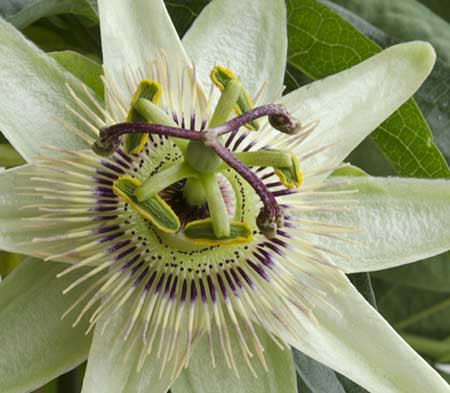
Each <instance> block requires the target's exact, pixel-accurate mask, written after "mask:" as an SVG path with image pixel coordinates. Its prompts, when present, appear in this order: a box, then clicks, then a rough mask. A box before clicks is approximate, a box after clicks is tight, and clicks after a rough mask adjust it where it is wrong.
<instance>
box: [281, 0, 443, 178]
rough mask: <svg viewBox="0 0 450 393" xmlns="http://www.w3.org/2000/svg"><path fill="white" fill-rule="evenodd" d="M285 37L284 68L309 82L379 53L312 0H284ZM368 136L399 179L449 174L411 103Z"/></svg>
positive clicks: (417, 109) (422, 120)
mask: <svg viewBox="0 0 450 393" xmlns="http://www.w3.org/2000/svg"><path fill="white" fill-rule="evenodd" d="M288 34H289V52H288V59H289V63H290V64H291V65H293V66H295V67H296V68H298V69H300V70H301V71H302V72H303V73H305V74H306V75H307V76H309V77H311V78H313V79H320V78H324V77H326V76H328V75H331V74H334V73H336V72H339V71H342V70H343V69H346V68H348V67H351V66H353V65H355V64H358V63H359V62H361V61H363V60H365V59H367V58H368V57H370V56H372V55H374V54H376V53H378V52H379V51H380V48H379V47H378V46H377V45H376V44H375V43H373V42H372V41H370V40H369V39H368V38H366V37H365V36H364V35H363V34H361V33H359V32H358V31H357V30H356V29H355V28H354V27H353V26H352V25H350V24H349V23H348V22H346V21H345V20H343V19H342V18H341V17H340V16H338V15H337V14H335V13H334V12H333V11H331V10H330V9H329V8H327V7H326V6H324V5H322V4H320V3H318V2H317V1H314V0H289V1H288ZM372 136H373V140H374V141H375V142H376V144H377V146H378V147H379V148H380V149H381V150H382V151H383V153H384V154H385V155H386V156H387V157H388V158H389V160H390V161H391V163H392V165H393V166H394V168H395V169H396V170H397V172H398V173H399V174H401V175H406V176H415V177H446V176H449V175H450V170H449V168H448V166H447V164H446V162H445V160H444V158H443V156H442V154H441V153H440V151H439V150H438V149H437V147H436V146H435V145H434V143H433V141H432V136H431V132H430V129H429V128H428V126H427V124H426V122H425V120H424V119H423V116H422V114H421V113H420V110H419V108H418V107H417V105H416V104H415V102H414V101H413V100H410V101H408V102H407V103H405V104H404V105H403V106H402V107H400V109H399V110H398V111H397V112H396V113H394V114H393V115H392V116H391V117H390V118H389V119H388V120H386V121H385V122H384V123H383V124H382V125H381V126H380V127H379V128H378V129H377V130H376V131H375V132H374V133H373V134H372Z"/></svg>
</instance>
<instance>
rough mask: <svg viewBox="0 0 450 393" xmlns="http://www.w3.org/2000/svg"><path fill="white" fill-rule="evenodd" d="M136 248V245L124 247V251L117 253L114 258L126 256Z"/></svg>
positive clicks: (116, 259)
mask: <svg viewBox="0 0 450 393" xmlns="http://www.w3.org/2000/svg"><path fill="white" fill-rule="evenodd" d="M135 250H136V247H130V248H128V249H126V250H125V251H122V252H121V253H120V254H119V255H117V256H116V257H115V258H114V260H115V261H120V260H121V259H122V258H124V257H126V256H127V255H130V254H131V253H132V252H133V251H135Z"/></svg>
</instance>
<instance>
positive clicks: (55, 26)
mask: <svg viewBox="0 0 450 393" xmlns="http://www.w3.org/2000/svg"><path fill="white" fill-rule="evenodd" d="M22 33H23V34H24V35H25V36H26V37H27V38H28V39H29V40H31V41H33V42H34V43H35V44H36V45H37V46H39V47H40V48H41V49H42V50H44V51H46V52H54V51H64V50H72V51H75V52H80V53H83V54H86V55H89V56H90V57H92V58H93V59H97V60H100V58H101V45H100V28H99V26H98V23H97V24H95V23H93V22H90V21H89V20H87V19H86V18H84V17H80V16H78V15H73V14H64V15H59V16H51V17H48V18H41V19H39V20H38V21H37V22H34V23H33V24H31V25H29V26H27V27H25V28H24V29H22Z"/></svg>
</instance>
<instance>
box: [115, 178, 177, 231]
mask: <svg viewBox="0 0 450 393" xmlns="http://www.w3.org/2000/svg"><path fill="white" fill-rule="evenodd" d="M140 185H141V182H140V181H139V180H138V179H135V178H133V177H130V176H122V177H120V178H118V179H117V180H116V181H115V182H114V184H113V191H114V193H115V194H116V195H117V196H119V198H120V199H122V200H123V201H124V202H125V203H128V205H129V206H130V207H131V208H132V209H133V210H134V211H136V212H137V213H138V214H139V215H141V216H142V217H144V218H145V219H147V220H149V221H150V222H151V223H152V224H153V225H154V226H155V227H156V228H158V229H159V230H161V231H163V232H166V233H175V232H177V231H178V230H179V229H180V226H181V225H180V220H179V219H178V216H177V215H176V214H175V213H174V211H173V210H172V208H171V207H170V206H169V205H168V204H167V203H166V202H165V201H164V200H163V199H162V198H160V197H159V196H157V195H156V196H154V197H151V198H149V199H146V200H145V201H143V202H139V201H138V200H137V199H136V197H135V196H134V193H135V191H136V189H137V188H138V187H139V186H140Z"/></svg>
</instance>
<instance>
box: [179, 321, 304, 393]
mask: <svg viewBox="0 0 450 393" xmlns="http://www.w3.org/2000/svg"><path fill="white" fill-rule="evenodd" d="M229 329H230V330H232V329H234V327H233V326H229ZM256 331H257V333H258V336H259V338H260V341H261V344H262V345H263V346H264V349H265V351H264V357H265V359H266V362H267V369H268V371H266V370H264V368H263V366H262V365H261V363H260V361H259V360H258V357H257V356H256V355H255V356H254V358H253V359H252V360H251V364H252V366H253V367H254V369H255V372H256V374H257V378H255V376H254V375H253V374H252V372H251V371H250V369H249V368H248V365H247V363H246V361H245V359H244V358H243V355H242V352H241V348H240V342H239V339H238V338H236V335H235V334H232V335H231V337H230V339H231V345H232V350H233V354H234V357H235V360H236V368H237V369H238V372H239V378H237V376H236V374H235V373H234V371H233V370H231V369H229V368H228V366H227V364H226V362H225V360H224V359H223V354H222V353H221V352H220V351H216V353H215V355H216V356H215V357H216V363H217V364H216V367H215V368H214V367H212V365H211V356H210V351H209V346H208V340H207V338H204V339H203V340H202V341H200V343H199V344H198V346H197V349H196V350H195V351H194V354H193V356H192V359H191V362H190V364H189V367H188V368H187V369H186V370H185V371H184V372H183V373H182V374H181V375H180V377H179V378H178V379H177V380H176V382H175V384H174V385H173V387H172V389H171V390H172V392H173V393H223V392H226V393H297V382H296V377H295V369H294V364H293V361H292V354H291V351H290V349H289V348H286V349H284V350H282V349H280V348H279V347H278V346H277V345H276V344H275V343H274V342H273V341H272V339H271V338H270V337H269V336H268V335H267V334H266V333H265V332H264V330H263V329H261V328H259V327H257V328H256ZM214 340H215V341H214V342H213V344H214V345H215V348H221V345H220V340H219V338H218V337H214Z"/></svg>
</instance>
